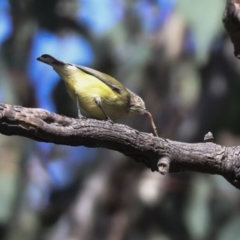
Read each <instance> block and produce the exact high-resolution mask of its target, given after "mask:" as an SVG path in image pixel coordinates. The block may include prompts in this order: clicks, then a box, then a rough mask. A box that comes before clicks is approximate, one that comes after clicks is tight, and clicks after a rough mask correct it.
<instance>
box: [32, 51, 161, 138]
mask: <svg viewBox="0 0 240 240" xmlns="http://www.w3.org/2000/svg"><path fill="white" fill-rule="evenodd" d="M37 60H38V61H41V62H43V63H46V64H48V65H50V66H52V67H53V69H54V70H55V71H56V72H57V73H58V74H59V75H60V77H61V78H62V79H63V80H64V82H65V84H66V87H67V90H68V92H69V94H70V96H71V97H72V99H73V100H74V101H75V102H76V103H77V107H78V117H79V118H82V117H83V116H82V114H81V109H83V110H84V111H86V112H87V113H89V114H90V115H92V116H94V117H96V118H98V119H103V120H117V119H120V118H122V117H128V116H133V115H143V114H148V115H149V117H150V120H151V123H152V126H153V129H154V132H155V134H156V135H157V132H156V127H155V125H154V123H153V119H152V116H151V114H150V113H149V112H148V111H147V110H146V107H145V103H144V101H143V100H142V98H141V97H139V96H138V95H137V94H135V93H133V92H131V91H130V90H129V89H127V88H126V87H124V86H123V85H122V84H121V83H120V82H118V81H117V80H116V79H115V78H113V77H111V76H109V75H107V74H105V73H102V72H99V71H96V70H94V69H91V68H88V67H84V66H78V65H74V64H70V63H65V62H62V61H59V60H57V59H56V58H54V57H52V56H50V55H48V54H43V55H42V56H40V57H38V58H37Z"/></svg>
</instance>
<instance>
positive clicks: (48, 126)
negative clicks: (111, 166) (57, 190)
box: [0, 103, 240, 188]
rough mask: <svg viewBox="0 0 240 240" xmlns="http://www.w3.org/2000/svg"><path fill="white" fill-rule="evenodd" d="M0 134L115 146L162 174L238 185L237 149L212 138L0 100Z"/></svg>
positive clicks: (238, 165) (94, 145) (64, 142)
mask: <svg viewBox="0 0 240 240" xmlns="http://www.w3.org/2000/svg"><path fill="white" fill-rule="evenodd" d="M0 121H1V122H0V133H2V134H5V135H19V136H24V137H27V138H31V139H34V140H37V141H42V142H52V143H55V144H63V145H71V146H86V147H104V148H108V149H113V150H117V151H119V152H121V153H123V154H125V155H127V156H130V157H131V158H133V159H135V160H136V161H138V162H143V163H144V164H146V165H147V166H148V167H150V168H151V169H152V171H159V172H160V173H162V174H166V173H170V172H179V171H196V172H202V173H210V174H219V175H222V176H224V177H225V178H226V179H227V180H228V181H229V182H231V183H232V184H233V185H234V186H236V187H237V188H240V184H239V181H240V172H239V167H240V157H239V155H240V147H224V146H220V145H217V144H214V143H211V142H206V143H196V144H188V143H181V142H174V141H170V140H167V139H161V138H157V137H154V136H153V135H152V134H149V133H142V132H139V131H137V130H134V129H132V128H130V127H128V126H125V125H121V124H112V123H110V122H107V121H98V120H93V119H73V118H68V117H65V116H60V115H57V114H54V113H51V112H48V111H46V110H43V109H30V108H24V107H20V106H12V105H8V104H3V103H1V104H0Z"/></svg>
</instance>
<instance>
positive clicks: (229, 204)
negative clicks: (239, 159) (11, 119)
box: [0, 0, 240, 240]
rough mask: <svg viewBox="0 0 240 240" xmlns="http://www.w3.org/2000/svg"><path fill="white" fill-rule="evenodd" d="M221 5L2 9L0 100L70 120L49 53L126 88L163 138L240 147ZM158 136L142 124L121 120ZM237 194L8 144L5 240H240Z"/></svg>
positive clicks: (105, 1) (116, 0) (26, 2)
mask: <svg viewBox="0 0 240 240" xmlns="http://www.w3.org/2000/svg"><path fill="white" fill-rule="evenodd" d="M225 4H226V1H224V0H211V1H208V0H202V1H194V3H193V2H192V1H189V0H101V1H99V0H0V101H1V102H4V103H9V104H16V105H22V106H24V107H40V108H44V109H48V110H50V111H53V112H56V113H59V114H62V115H66V116H70V117H76V116H77V109H76V106H75V104H74V103H73V101H72V100H71V99H70V97H69V96H68V94H67V91H66V89H65V86H64V83H63V82H62V81H61V80H60V78H59V77H58V75H57V74H56V73H55V72H54V71H53V70H52V69H51V68H50V67H49V66H47V65H44V64H42V63H40V62H38V61H36V57H38V56H39V55H41V54H44V53H48V54H51V55H53V56H55V57H56V58H59V59H61V60H63V61H66V62H71V63H76V64H80V65H85V66H90V67H92V68H95V69H97V70H99V71H102V72H105V73H108V74H110V75H112V76H114V77H116V78H117V79H119V80H120V81H121V82H122V83H123V84H124V85H125V86H127V87H128V88H129V89H131V90H132V91H134V92H136V93H137V94H139V95H140V96H141V97H142V98H143V99H144V101H145V102H146V106H147V108H148V109H149V111H150V112H151V113H152V114H153V116H154V119H155V122H156V125H157V129H158V132H159V135H160V136H161V137H163V138H169V139H172V140H176V141H184V142H191V143H193V142H202V141H203V138H204V135H205V134H206V133H207V132H208V131H212V132H213V134H214V137H215V142H216V143H218V144H223V145H227V146H234V145H239V144H240V124H239V122H240V107H239V102H240V67H239V66H240V62H239V60H237V59H236V58H235V57H234V55H233V46H232V44H231V42H230V40H229V37H228V36H227V34H226V31H225V30H224V28H223V25H222V13H223V10H224V7H225ZM119 122H120V123H124V124H127V125H129V126H131V127H133V128H136V129H138V130H140V131H144V132H151V131H152V130H151V125H150V123H149V120H148V118H147V117H145V116H140V117H132V118H129V119H123V120H121V121H119ZM239 234H240V193H239V191H238V190H237V189H235V188H234V187H233V186H231V185H230V184H229V183H228V182H227V181H226V180H225V179H223V178H222V177H220V176H212V175H205V174H199V173H179V174H171V175H167V176H161V175H160V174H159V173H157V172H154V173H152V172H151V170H150V169H147V168H146V167H145V166H144V165H143V164H139V163H136V162H134V161H133V160H132V159H129V158H127V157H125V156H123V155H122V154H120V153H118V152H114V151H110V150H107V149H89V148H85V147H68V146H57V145H54V144H49V143H48V144H46V143H38V142H34V141H32V140H29V139H25V138H22V137H6V136H3V135H1V137H0V239H3V240H15V239H16V240H18V239H24V240H78V239H84V240H88V239H89V240H92V239H103V240H105V239H106V240H121V239H127V240H145V239H147V240H148V239H149V240H156V239H160V240H172V239H173V240H175V239H176V240H178V239H180V240H181V239H184V240H188V239H194V240H195V239H196V240H202V239H209V240H210V239H220V240H225V239H239Z"/></svg>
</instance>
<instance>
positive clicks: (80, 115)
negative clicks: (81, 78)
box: [75, 92, 85, 118]
mask: <svg viewBox="0 0 240 240" xmlns="http://www.w3.org/2000/svg"><path fill="white" fill-rule="evenodd" d="M75 96H76V102H77V110H78V118H85V117H84V116H83V115H82V114H81V109H80V106H79V97H78V94H77V92H75Z"/></svg>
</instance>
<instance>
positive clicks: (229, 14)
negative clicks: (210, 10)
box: [223, 0, 240, 59]
mask: <svg viewBox="0 0 240 240" xmlns="http://www.w3.org/2000/svg"><path fill="white" fill-rule="evenodd" d="M223 24H224V26H225V28H226V30H227V32H228V34H229V36H230V38H231V41H232V43H233V46H234V54H235V56H236V57H237V58H239V59H240V0H227V3H226V7H225V10H224V13H223Z"/></svg>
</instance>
